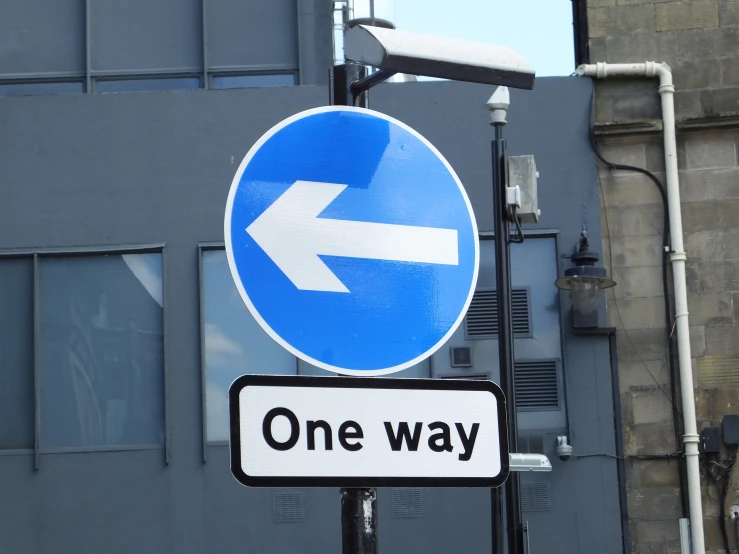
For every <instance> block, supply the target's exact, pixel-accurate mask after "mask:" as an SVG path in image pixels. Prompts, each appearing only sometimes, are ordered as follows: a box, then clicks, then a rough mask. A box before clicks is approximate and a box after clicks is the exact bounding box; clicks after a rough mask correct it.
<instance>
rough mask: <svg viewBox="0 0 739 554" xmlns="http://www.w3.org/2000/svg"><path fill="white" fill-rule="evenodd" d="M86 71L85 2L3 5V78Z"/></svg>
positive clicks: (34, 0)
mask: <svg viewBox="0 0 739 554" xmlns="http://www.w3.org/2000/svg"><path fill="white" fill-rule="evenodd" d="M84 72H85V0H6V1H4V2H2V3H0V78H2V77H7V76H11V75H14V76H19V75H23V74H25V75H30V74H33V75H34V76H41V75H47V76H52V75H69V74H75V75H80V76H81V75H83V74H84Z"/></svg>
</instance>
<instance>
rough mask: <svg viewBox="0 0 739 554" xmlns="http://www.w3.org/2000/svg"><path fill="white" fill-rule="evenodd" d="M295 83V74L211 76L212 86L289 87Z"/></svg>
mask: <svg viewBox="0 0 739 554" xmlns="http://www.w3.org/2000/svg"><path fill="white" fill-rule="evenodd" d="M294 84H295V75H294V74H292V73H289V74H282V75H218V76H214V77H213V88H249V87H289V86H292V85H294Z"/></svg>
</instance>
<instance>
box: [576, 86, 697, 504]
mask: <svg viewBox="0 0 739 554" xmlns="http://www.w3.org/2000/svg"><path fill="white" fill-rule="evenodd" d="M591 84H592V94H591V97H590V143H591V147H592V148H593V152H594V153H595V155H596V157H597V158H598V160H599V161H600V162H601V163H602V164H603V165H605V166H606V167H608V168H609V169H611V170H623V171H633V172H636V173H641V174H642V175H645V176H647V177H648V178H649V179H650V180H651V181H652V183H654V185H655V186H656V187H657V190H658V191H659V194H660V197H661V199H662V208H663V214H664V215H663V222H662V223H663V227H662V296H663V298H664V303H665V329H666V333H667V336H666V340H667V365H668V367H669V375H670V394H669V395H668V394H667V392H666V391H665V390H664V388H662V385H661V384H660V383H659V381H658V380H657V378H656V377H655V376H654V374H653V373H652V372H651V371H650V369H649V366H648V365H647V364H646V362H645V361H644V360H643V359H642V357H641V355H640V354H639V351H638V349H637V348H636V345H635V344H634V343H633V341H632V340H631V336H630V335H629V332H628V331H627V330H626V328H625V326H624V324H623V320H622V318H621V311H620V309H619V306H618V301H617V299H616V294H615V292H614V294H613V303H614V307H615V309H616V314H617V317H618V320H619V322H620V324H621V330H622V331H623V332H624V335H625V336H626V339H627V341H628V342H629V344H630V346H631V348H633V350H634V352H636V354H637V356H638V357H639V360H640V361H641V362H642V364H643V365H644V367H645V369H646V370H647V372H648V373H649V374H650V376H651V377H652V379H653V380H654V382H655V383H656V384H657V386H658V387H659V389H660V390H661V391H662V393H663V394H664V395H665V396H666V397H667V399H668V400H669V402H670V404H671V406H672V420H673V427H674V432H675V450H676V451H680V450H681V445H682V440H681V439H682V426H681V420H682V413H681V412H680V409H679V407H678V398H677V383H678V375H677V368H676V364H675V349H674V343H673V330H674V321H675V318H674V316H673V313H672V303H671V301H670V289H669V276H670V274H669V264H668V254H669V252H670V222H669V210H668V205H667V193H666V191H665V187H664V186H663V185H662V183H661V182H660V180H659V179H658V178H657V177H656V176H655V175H654V174H653V173H652V172H650V171H649V170H647V169H644V168H641V167H636V166H632V165H627V164H618V163H613V162H611V161H609V160H606V159H605V157H604V156H603V154H602V153H601V151H600V148H599V147H598V143H597V142H596V140H595V81H594V80H591ZM598 184H599V186H600V189H601V198H602V199H603V207H604V218H605V224H606V231H607V234H608V241H609V244H610V242H611V231H610V225H609V223H608V210H607V204H606V196H605V191H604V190H603V184H602V182H601V180H600V175H599V176H598ZM608 256H609V265H610V267H609V270H610V271H611V273H613V252H612V248H609V249H608ZM679 475H680V497H681V502H682V511H683V516H684V517H687V514H688V512H689V510H688V506H687V478H686V474H685V466H684V459H681V462H680V469H679Z"/></svg>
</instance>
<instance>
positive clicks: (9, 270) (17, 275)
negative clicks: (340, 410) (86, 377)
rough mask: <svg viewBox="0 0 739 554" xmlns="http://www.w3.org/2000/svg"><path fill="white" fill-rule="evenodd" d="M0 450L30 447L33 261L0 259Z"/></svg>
mask: <svg viewBox="0 0 739 554" xmlns="http://www.w3.org/2000/svg"><path fill="white" fill-rule="evenodd" d="M0 306H2V310H0V449H14V448H33V442H34V422H33V421H34V398H33V260H31V259H29V258H25V259H13V260H8V259H6V260H0Z"/></svg>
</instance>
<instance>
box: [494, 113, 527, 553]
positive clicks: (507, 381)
mask: <svg viewBox="0 0 739 554" xmlns="http://www.w3.org/2000/svg"><path fill="white" fill-rule="evenodd" d="M496 111H498V112H500V113H501V114H502V117H500V118H497V121H493V127H494V129H495V140H494V141H493V143H492V154H493V211H494V220H495V221H494V224H495V276H496V282H497V286H496V289H497V291H498V294H497V298H498V354H499V366H500V386H501V388H502V389H503V392H504V394H505V395H506V405H507V409H508V446H509V448H510V450H511V452H518V446H517V442H518V440H517V439H518V429H517V425H516V394H515V390H516V385H515V377H514V375H515V374H514V354H513V319H512V315H511V262H510V237H509V232H508V221H509V218H508V210H507V206H506V186H507V184H508V183H507V181H508V168H507V163H506V162H507V152H506V143H505V140H503V125H505V111H504V110H496ZM505 490H506V495H505V505H506V510H505V511H506V519H507V520H508V522H507V523H508V524H507V536H508V549H507V552H508V553H509V554H523V541H522V534H521V532H522V527H521V512H520V506H519V485H518V475H517V474H516V473H515V472H513V473H511V474H510V476H509V477H508V481H507V482H506V485H505Z"/></svg>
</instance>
